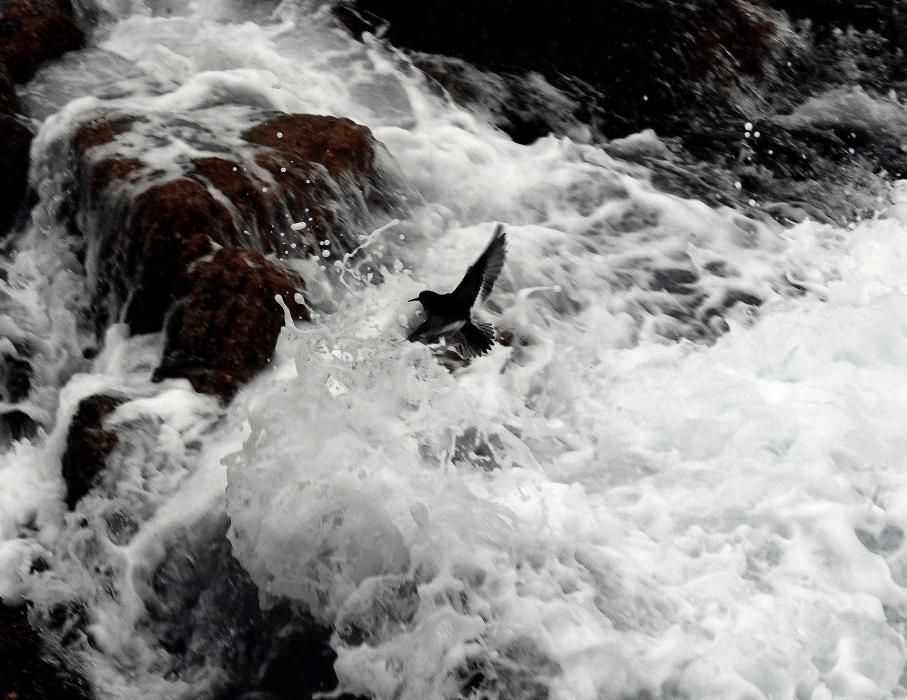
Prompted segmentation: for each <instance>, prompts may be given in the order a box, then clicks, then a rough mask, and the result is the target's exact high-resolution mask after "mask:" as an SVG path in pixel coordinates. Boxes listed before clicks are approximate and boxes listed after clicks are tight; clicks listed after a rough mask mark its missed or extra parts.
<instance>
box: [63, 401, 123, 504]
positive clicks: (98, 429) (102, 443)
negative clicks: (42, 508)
mask: <svg viewBox="0 0 907 700" xmlns="http://www.w3.org/2000/svg"><path fill="white" fill-rule="evenodd" d="M124 401H125V399H123V398H120V397H115V396H105V395H102V394H99V395H95V396H89V397H88V398H86V399H82V401H80V402H79V406H78V408H77V409H76V413H75V415H74V416H73V418H72V422H71V423H70V425H69V433H68V434H67V436H66V451H65V452H64V453H63V459H62V464H61V466H62V472H63V479H64V481H65V482H66V505H67V506H69V508H70V509H72V508H73V507H75V505H76V503H78V501H79V499H81V498H82V497H83V496H84V495H85V494H87V493H88V492H89V491H90V490H91V487H92V485H93V484H94V481H95V479H96V478H97V476H98V475H99V474H100V473H101V471H102V469H103V467H104V461H105V460H106V458H107V456H108V455H109V454H110V453H111V452H112V451H113V449H114V448H115V447H116V446H117V442H118V439H119V438H118V437H117V434H116V432H114V431H112V430H106V429H105V428H104V425H103V423H104V419H105V418H106V417H107V416H108V415H109V414H111V413H113V411H114V410H115V409H116V408H117V406H119V405H120V404H122V403H123V402H124Z"/></svg>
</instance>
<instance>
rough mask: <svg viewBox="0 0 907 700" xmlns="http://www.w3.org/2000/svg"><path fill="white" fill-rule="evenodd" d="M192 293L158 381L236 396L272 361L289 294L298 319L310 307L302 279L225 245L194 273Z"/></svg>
mask: <svg viewBox="0 0 907 700" xmlns="http://www.w3.org/2000/svg"><path fill="white" fill-rule="evenodd" d="M190 274H191V277H190V282H189V290H190V291H189V293H188V294H187V295H186V296H185V297H184V298H183V299H181V300H180V302H179V303H178V304H177V306H176V307H175V308H174V310H173V313H172V315H171V316H170V319H169V322H168V324H167V341H166V345H165V347H164V356H163V359H162V360H161V365H160V367H158V369H157V370H156V371H155V374H154V379H155V380H156V381H159V380H161V379H165V378H168V377H185V378H187V379H189V381H190V382H191V383H192V386H193V388H194V389H195V390H196V391H199V392H202V393H205V394H216V395H218V396H222V397H224V398H226V399H230V398H232V396H233V395H234V394H235V393H236V390H237V389H238V388H239V385H240V384H242V383H243V382H247V381H249V380H250V379H251V378H252V377H253V376H255V374H257V373H258V372H259V371H261V370H262V369H264V368H265V367H266V366H267V364H268V362H270V359H271V355H272V353H273V352H274V346H275V345H276V343H277V336H278V335H280V331H281V329H282V328H283V325H284V317H283V310H282V309H281V308H280V306H278V304H277V302H276V301H275V300H274V296H275V295H276V294H280V295H281V296H283V299H284V302H285V303H286V304H287V306H288V307H289V308H290V310H291V312H292V313H293V315H294V316H295V318H296V319H297V320H308V318H309V316H308V311H307V310H306V308H305V307H304V306H302V305H300V304H297V303H296V302H295V301H294V299H293V296H294V294H295V292H296V291H299V290H301V289H302V279H301V278H300V277H299V276H298V275H296V274H295V273H293V272H291V271H290V270H287V269H285V268H283V267H281V266H280V265H278V264H276V263H272V262H269V261H268V260H266V259H265V258H264V256H262V255H261V254H260V253H256V252H253V251H247V250H242V249H240V248H222V249H220V250H218V251H217V252H216V253H215V254H214V255H213V256H211V257H210V259H208V258H206V259H203V260H201V261H199V262H197V263H196V264H195V265H194V267H193V268H192V271H191V273H190Z"/></svg>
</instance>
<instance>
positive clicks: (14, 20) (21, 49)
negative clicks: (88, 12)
mask: <svg viewBox="0 0 907 700" xmlns="http://www.w3.org/2000/svg"><path fill="white" fill-rule="evenodd" d="M84 45H85V35H84V34H83V33H82V30H81V29H79V27H78V25H77V24H76V23H75V20H74V19H73V13H72V4H71V3H70V2H69V0H6V2H5V4H4V5H3V14H2V16H0V63H4V64H5V65H6V68H7V70H8V72H9V75H10V77H11V78H12V79H13V80H14V81H15V82H17V83H24V82H26V81H28V80H31V78H32V76H34V74H35V72H37V70H38V67H39V66H40V65H41V64H42V63H43V62H44V61H48V60H51V59H54V58H59V57H60V56H62V55H63V54H64V53H66V52H67V51H75V50H76V49H80V48H82V47H83V46H84Z"/></svg>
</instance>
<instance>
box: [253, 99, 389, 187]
mask: <svg viewBox="0 0 907 700" xmlns="http://www.w3.org/2000/svg"><path fill="white" fill-rule="evenodd" d="M243 138H244V139H245V140H246V141H249V142H250V143H257V144H258V145H260V146H267V147H269V148H273V149H274V150H277V151H281V152H282V153H284V154H286V155H288V156H290V158H291V161H290V162H291V164H293V163H295V164H299V165H305V164H309V163H317V164H319V165H321V166H324V168H325V169H326V170H327V171H328V173H329V174H330V175H331V177H335V178H336V177H339V176H341V175H348V174H349V175H353V176H354V177H355V178H356V179H357V180H359V181H363V180H365V179H366V178H368V177H370V176H372V175H373V174H374V165H375V139H374V137H373V136H372V132H371V131H370V130H369V128H368V127H367V126H362V125H361V124H357V123H356V122H354V121H351V120H349V119H344V118H339V117H325V116H317V115H313V114H284V115H281V116H279V117H275V118H274V119H269V120H268V121H266V122H264V123H262V124H259V125H258V126H255V127H253V128H251V129H249V130H248V131H246V132H245V133H244V134H243Z"/></svg>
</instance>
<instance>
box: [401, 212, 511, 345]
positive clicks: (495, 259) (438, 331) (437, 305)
mask: <svg viewBox="0 0 907 700" xmlns="http://www.w3.org/2000/svg"><path fill="white" fill-rule="evenodd" d="M506 254H507V235H506V234H505V233H504V227H503V226H502V225H501V224H498V225H497V226H496V227H495V229H494V234H492V236H491V242H490V243H489V244H488V247H487V248H485V252H483V253H482V254H481V255H480V256H479V258H478V260H476V261H475V262H474V263H473V264H472V266H470V268H469V269H468V270H467V271H466V275H465V276H464V277H463V280H462V281H461V282H460V284H458V285H457V288H456V289H454V290H453V291H452V292H450V293H449V294H438V293H437V292H432V291H430V290H427V289H426V290H424V291H422V292H419V296H417V297H416V298H415V299H410V301H418V302H420V303H421V304H422V309H423V310H424V311H425V315H426V316H427V318H426V319H425V322H424V323H422V324H421V325H420V326H419V327H418V328H416V330H414V331H413V332H412V333H411V334H410V335H409V337H408V338H407V340H409V341H410V342H415V341H417V340H418V341H422V342H423V343H433V342H436V341H438V340H439V339H441V338H444V339H445V340H446V341H447V342H449V343H450V344H451V345H453V346H454V347H455V348H456V350H457V352H459V353H460V355H461V356H463V358H465V359H467V360H469V359H472V358H473V357H478V356H479V355H484V354H485V353H486V352H488V351H489V350H490V349H491V346H492V345H494V327H493V326H492V325H491V324H490V323H478V322H476V321H473V320H472V313H471V312H472V307H473V305H474V304H475V303H476V300H477V299H481V300H484V299H486V298H487V297H488V295H489V294H491V290H492V288H493V287H494V283H495V282H496V281H497V279H498V275H500V274H501V270H502V269H503V267H504V257H505V255H506Z"/></svg>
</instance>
